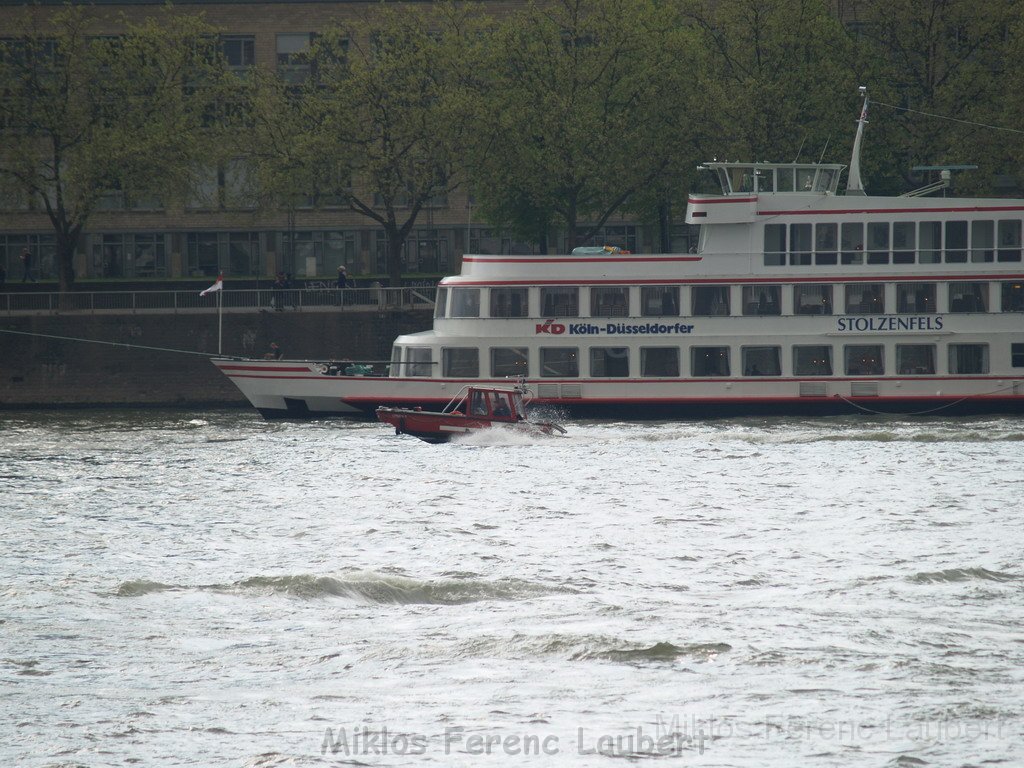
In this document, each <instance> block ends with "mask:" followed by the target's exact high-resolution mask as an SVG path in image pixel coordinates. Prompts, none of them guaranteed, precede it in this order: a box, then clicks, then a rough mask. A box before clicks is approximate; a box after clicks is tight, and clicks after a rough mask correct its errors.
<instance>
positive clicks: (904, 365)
mask: <svg viewBox="0 0 1024 768" xmlns="http://www.w3.org/2000/svg"><path fill="white" fill-rule="evenodd" d="M896 373H897V374H899V375H900V376H928V375H931V374H933V373H935V345H934V344H897V345H896Z"/></svg>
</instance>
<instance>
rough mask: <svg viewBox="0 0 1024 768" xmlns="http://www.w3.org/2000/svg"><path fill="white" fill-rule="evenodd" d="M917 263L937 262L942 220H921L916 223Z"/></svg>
mask: <svg viewBox="0 0 1024 768" xmlns="http://www.w3.org/2000/svg"><path fill="white" fill-rule="evenodd" d="M917 235H918V238H917V249H918V250H917V263H918V264H938V263H939V261H940V259H939V255H940V253H941V248H942V222H941V221H922V222H921V223H920V224H918V225H917Z"/></svg>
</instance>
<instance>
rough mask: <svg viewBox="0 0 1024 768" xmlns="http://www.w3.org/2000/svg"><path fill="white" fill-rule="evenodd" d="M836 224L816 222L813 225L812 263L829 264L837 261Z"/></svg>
mask: <svg viewBox="0 0 1024 768" xmlns="http://www.w3.org/2000/svg"><path fill="white" fill-rule="evenodd" d="M838 238H839V225H838V224H816V225H815V226H814V263H815V264H824V265H831V264H836V263H838V261H839V256H838V253H837V251H838V247H837V246H838Z"/></svg>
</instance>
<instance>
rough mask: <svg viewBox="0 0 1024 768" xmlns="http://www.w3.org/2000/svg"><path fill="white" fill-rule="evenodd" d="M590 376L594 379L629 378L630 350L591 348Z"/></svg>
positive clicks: (622, 348) (625, 348)
mask: <svg viewBox="0 0 1024 768" xmlns="http://www.w3.org/2000/svg"><path fill="white" fill-rule="evenodd" d="M590 375H591V376H593V377H594V378H622V377H625V376H629V348H628V347H591V348H590Z"/></svg>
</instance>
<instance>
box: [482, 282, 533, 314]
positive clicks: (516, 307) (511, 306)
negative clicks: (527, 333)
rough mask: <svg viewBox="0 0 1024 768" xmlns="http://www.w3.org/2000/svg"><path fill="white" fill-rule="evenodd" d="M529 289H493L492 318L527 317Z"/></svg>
mask: <svg viewBox="0 0 1024 768" xmlns="http://www.w3.org/2000/svg"><path fill="white" fill-rule="evenodd" d="M529 295H530V292H529V289H528V288H491V317H527V316H528V315H529V312H528V311H527V309H528V307H529Z"/></svg>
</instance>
